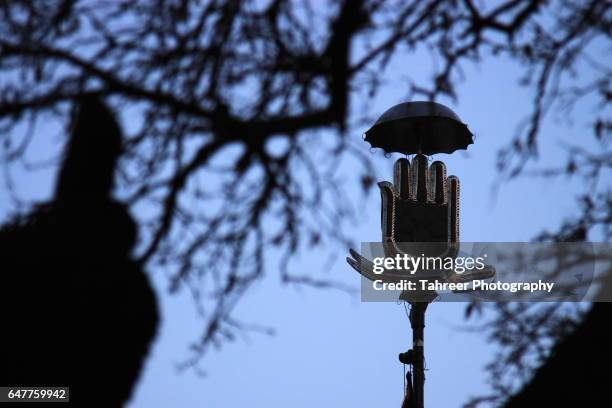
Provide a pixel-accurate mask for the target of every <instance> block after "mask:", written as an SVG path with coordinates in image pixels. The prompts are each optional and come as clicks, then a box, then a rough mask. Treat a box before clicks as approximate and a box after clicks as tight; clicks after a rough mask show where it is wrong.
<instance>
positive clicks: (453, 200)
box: [447, 176, 459, 243]
mask: <svg viewBox="0 0 612 408" xmlns="http://www.w3.org/2000/svg"><path fill="white" fill-rule="evenodd" d="M447 185H448V216H449V241H450V242H452V243H455V242H459V179H458V178H457V177H456V176H450V177H449V178H448V181H447Z"/></svg>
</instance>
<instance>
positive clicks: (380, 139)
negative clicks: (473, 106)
mask: <svg viewBox="0 0 612 408" xmlns="http://www.w3.org/2000/svg"><path fill="white" fill-rule="evenodd" d="M472 136H473V135H472V132H470V130H469V129H468V127H467V125H466V124H465V123H463V122H461V119H459V116H457V114H456V113H455V112H453V111H452V110H451V109H450V108H448V107H446V106H444V105H442V104H439V103H436V102H405V103H400V104H399V105H395V106H393V107H392V108H391V109H389V110H387V111H386V112H385V113H383V114H382V116H381V117H380V118H378V120H377V121H376V123H374V126H372V127H371V128H370V129H369V130H368V131H367V132H366V137H365V140H366V142H369V143H370V144H371V145H372V147H380V148H381V149H384V150H385V151H386V152H389V153H390V152H398V153H404V154H414V153H422V154H426V155H430V154H434V153H452V152H454V151H455V150H458V149H467V147H468V145H470V144H472V143H474V142H473V140H472Z"/></svg>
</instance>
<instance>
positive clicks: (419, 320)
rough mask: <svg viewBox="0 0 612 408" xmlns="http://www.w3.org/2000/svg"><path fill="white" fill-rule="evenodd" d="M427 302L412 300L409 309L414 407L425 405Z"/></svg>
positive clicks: (420, 407)
mask: <svg viewBox="0 0 612 408" xmlns="http://www.w3.org/2000/svg"><path fill="white" fill-rule="evenodd" d="M427 305H428V303H427V302H414V303H412V308H411V309H410V325H411V326H412V350H413V353H414V363H413V371H414V373H413V376H414V377H413V378H414V383H413V387H414V402H415V408H424V407H425V405H424V404H425V402H424V401H425V395H424V394H425V354H424V345H425V344H424V340H425V339H424V336H423V332H424V328H425V310H426V309H427Z"/></svg>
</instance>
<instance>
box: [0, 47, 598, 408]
mask: <svg viewBox="0 0 612 408" xmlns="http://www.w3.org/2000/svg"><path fill="white" fill-rule="evenodd" d="M402 55H404V56H405V55H406V54H402ZM402 58H404V57H402ZM428 61H429V57H428V55H427V54H426V53H424V52H422V53H416V54H411V55H410V57H409V58H405V59H403V60H402V59H399V58H398V59H396V60H394V61H393V63H392V64H391V66H390V68H389V69H388V70H387V71H385V73H384V74H383V75H384V76H385V78H388V81H387V85H385V87H384V88H383V89H384V90H383V92H382V93H380V94H379V95H378V96H377V99H376V101H375V103H374V105H373V111H372V115H373V116H378V115H379V114H381V113H383V112H384V111H385V110H386V109H387V108H389V107H391V106H392V105H394V104H396V103H399V102H404V101H406V93H407V92H406V86H405V83H404V85H402V82H401V80H402V79H405V78H407V77H411V78H427V77H428V75H429V74H430V72H431V71H430V65H429V62H428ZM465 68H466V80H465V81H463V82H462V83H461V84H460V85H459V86H458V101H457V103H454V102H453V101H450V100H444V99H443V100H440V101H439V102H441V103H444V104H447V105H449V106H450V107H451V108H452V109H453V110H454V111H455V112H456V113H457V114H458V115H459V116H460V117H461V118H462V120H463V121H464V122H466V123H467V124H468V125H469V127H470V129H471V130H472V131H473V133H474V134H475V135H476V137H475V144H473V145H471V146H470V147H469V148H468V150H467V152H463V151H461V152H455V153H454V154H452V155H445V154H441V155H435V156H434V157H433V159H434V160H442V161H444V162H445V163H446V165H447V169H448V174H454V175H457V176H458V177H459V178H460V180H461V240H462V241H466V242H474V241H489V242H497V241H504V242H515V241H527V240H530V239H532V238H533V237H534V236H535V235H537V234H538V233H539V232H541V231H542V230H544V229H554V228H555V227H557V226H558V225H559V223H560V221H561V220H562V219H563V218H564V217H565V216H568V215H570V214H571V213H572V212H573V211H574V210H575V208H576V207H575V202H574V199H573V197H574V195H575V194H576V191H577V189H578V188H579V186H580V183H579V181H577V180H568V179H566V178H558V179H552V180H551V179H539V178H534V177H523V178H520V179H517V180H515V181H512V182H509V183H504V184H502V185H500V186H499V189H498V190H497V193H496V194H493V191H494V188H493V187H494V186H495V185H496V183H497V181H498V177H499V175H498V173H497V171H496V168H495V161H496V158H497V151H498V149H499V148H501V147H503V146H505V145H506V144H507V143H508V141H509V140H510V138H511V137H512V136H513V135H514V134H515V132H516V130H517V124H518V123H519V122H520V121H521V120H522V119H523V118H524V117H525V115H527V113H528V112H529V111H530V109H531V105H530V104H531V103H532V93H531V91H530V90H527V89H525V88H521V87H519V85H518V78H519V74H520V71H519V70H518V69H517V67H516V66H515V65H514V64H512V63H510V62H507V61H505V60H503V59H490V58H486V59H485V60H484V62H483V63H481V64H479V65H478V66H466V67H465ZM585 75H588V73H585ZM398 84H399V85H398ZM355 102H357V101H355ZM355 105H357V103H355ZM593 109H596V107H595V106H594V105H590V104H589V101H585V102H584V103H583V104H581V105H579V106H578V107H577V108H576V110H575V111H574V115H573V117H574V118H575V120H574V122H573V123H566V121H565V120H563V118H562V117H561V118H560V117H558V115H555V112H550V114H549V115H548V116H547V119H546V121H545V126H544V128H543V129H542V132H541V137H542V140H541V143H542V144H541V146H542V147H543V148H542V149H541V150H540V159H539V162H538V164H539V165H542V164H546V163H548V164H551V165H552V164H555V163H562V162H563V160H564V158H565V156H564V153H563V149H562V147H560V143H559V142H560V141H563V140H565V141H572V140H579V139H587V138H589V137H590V130H589V129H588V126H590V125H591V124H590V123H588V122H586V119H584V120H582V119H581V118H588V117H589V116H588V115H586V114H581V110H582V111H583V112H589V111H592V110H593ZM125 116H126V115H124V117H123V122H124V123H123V124H124V126H127V127H129V126H130V124H129V121H130V118H129V117H125ZM365 130H367V127H363V128H360V129H352V131H351V133H350V134H349V135H348V136H347V137H350V138H354V139H355V140H359V139H360V138H361V135H362V133H363V132H365ZM38 133H39V134H40V135H44V134H45V130H44V129H38ZM46 133H47V134H49V135H51V134H52V132H51V131H48V132H46ZM319 137H325V134H324V133H321V135H320V136H319ZM57 142H58V138H54V137H49V138H41V137H39V139H38V141H37V145H36V146H35V149H37V151H35V152H34V154H40V156H41V157H43V156H45V155H46V154H48V152H49V151H50V150H49V149H50V144H53V145H54V146H57ZM360 146H361V149H363V151H364V152H368V154H369V155H370V156H371V159H372V162H373V163H374V164H375V166H376V168H377V171H378V173H377V174H376V175H375V177H376V179H377V180H391V179H392V177H391V171H392V164H393V161H394V159H396V158H397V157H400V156H398V155H394V156H393V157H392V158H385V157H384V155H383V154H382V153H381V152H380V151H377V152H372V153H369V151H370V147H369V145H368V144H367V143H365V142H361V145H360ZM352 166H357V163H344V164H343V168H342V172H343V173H345V174H346V175H347V177H346V180H347V184H346V186H345V189H346V191H347V192H348V194H349V196H351V197H354V200H355V201H356V202H363V204H359V205H358V206H357V209H358V220H357V222H356V223H355V224H354V225H352V227H351V229H350V231H349V232H350V235H351V236H352V237H353V239H354V241H356V242H360V241H375V240H379V239H380V197H379V194H378V191H377V190H376V189H375V188H374V189H373V190H371V191H370V193H369V195H368V196H367V197H366V196H364V194H363V192H362V191H361V188H360V186H358V185H357V184H356V183H355V182H354V178H351V177H350V175H351V174H353V173H354V172H355V168H354V167H352ZM15 177H16V181H17V190H18V191H19V192H20V194H22V195H23V196H25V197H29V198H36V199H42V198H45V197H48V194H49V192H50V191H51V186H52V181H51V180H52V178H53V174H52V173H51V172H49V171H41V172H38V173H36V174H27V175H26V174H22V173H19V172H18V173H16V174H15ZM0 186H1V189H0V220H4V219H5V218H6V215H7V212H8V211H9V209H10V208H11V204H10V202H9V199H8V196H7V195H6V194H4V193H3V191H5V188H6V186H5V185H4V184H2V185H0ZM357 249H358V248H357ZM330 252H331V253H333V254H335V262H334V263H333V264H331V266H329V264H328V263H327V260H328V255H329V253H330ZM347 254H348V248H343V247H340V246H336V247H333V248H331V249H329V250H328V251H325V252H324V251H318V250H317V251H310V252H307V251H304V252H301V253H299V254H298V255H297V256H296V257H295V258H294V260H293V261H292V263H291V270H292V272H295V273H302V274H305V273H308V274H312V275H313V276H314V277H317V278H329V279H332V280H335V281H341V282H343V283H345V284H347V285H351V286H353V287H354V288H355V289H358V288H359V282H360V281H359V276H358V275H357V273H356V272H355V271H353V270H352V269H351V268H350V267H349V266H348V265H347V264H346V262H345V261H344V258H345V256H346V255H347ZM276 268H277V259H270V260H269V265H268V268H267V275H266V277H265V279H263V280H261V281H260V282H258V283H257V284H256V285H255V286H254V287H253V289H252V290H251V291H250V292H248V293H247V296H246V297H245V298H244V299H243V300H242V301H241V303H240V304H239V305H238V308H237V309H236V317H237V318H239V319H241V320H243V321H246V322H250V323H254V324H258V325H262V326H266V327H271V328H273V329H274V330H275V332H276V333H275V335H273V336H267V335H265V334H258V333H248V334H247V338H246V339H242V338H238V339H237V341H235V342H234V343H228V344H225V345H224V346H223V348H222V349H220V350H219V351H213V352H211V353H209V354H207V355H206V356H205V358H204V360H202V362H201V368H202V369H203V370H204V371H206V376H204V377H202V376H199V375H197V373H196V372H194V370H187V371H184V372H179V371H178V370H177V368H176V366H177V365H178V364H179V363H180V362H181V361H182V360H184V359H185V358H186V357H187V356H188V355H189V354H188V347H189V344H190V343H191V342H193V341H194V340H195V339H196V338H197V336H198V335H199V334H200V331H201V323H200V321H199V319H198V317H197V314H196V309H195V307H194V305H193V302H192V299H191V298H190V296H189V295H188V294H187V293H186V292H181V293H179V294H178V295H176V296H170V295H169V294H168V292H167V286H168V281H167V277H166V275H165V274H164V273H163V271H160V270H153V271H151V276H152V279H153V281H154V284H155V287H156V289H157V293H158V295H159V297H160V302H161V305H162V324H161V327H160V330H159V336H158V337H157V339H156V341H155V344H154V347H153V350H152V352H151V355H150V357H149V360H148V362H147V363H146V368H145V370H144V372H143V374H142V376H141V380H140V384H139V385H138V386H137V389H136V390H135V392H134V394H133V398H132V401H131V403H130V405H129V407H130V408H158V407H159V408H165V407H168V408H170V407H184V408H196V407H245V406H249V407H256V406H261V407H264V406H265V407H288V406H290V407H292V408H302V407H303V408H306V407H309V408H310V407H313V406H318V407H339V406H345V407H364V408H365V407H399V406H400V404H401V400H402V397H403V367H402V365H401V364H400V363H399V361H398V359H397V355H398V353H400V352H403V351H406V350H407V349H408V348H410V346H411V330H410V324H409V321H408V318H407V316H406V314H405V310H404V307H403V305H399V304H394V303H362V302H361V301H360V299H359V294H358V292H357V293H356V294H354V295H347V294H346V293H343V292H341V291H336V290H318V289H313V288H309V287H298V288H296V287H293V286H290V287H289V286H283V285H282V284H281V283H280V279H279V274H278V273H276ZM109 302H112V299H109ZM464 311H465V304H462V303H451V304H444V303H434V304H432V305H431V306H430V307H429V309H428V313H427V323H426V324H427V326H426V329H425V339H426V343H425V353H426V365H427V370H428V371H427V372H426V383H425V387H426V394H425V401H426V404H427V405H428V406H430V407H448V408H453V407H460V406H461V405H462V404H463V403H465V402H466V401H467V399H468V398H469V397H470V396H476V395H482V394H486V393H487V378H488V377H487V374H486V372H485V371H484V366H485V365H486V363H487V362H489V361H490V360H491V359H492V358H493V353H494V350H495V349H494V346H493V345H490V344H488V342H487V339H486V338H485V337H484V335H483V333H481V332H479V331H474V330H470V328H471V327H473V325H476V324H478V322H479V320H477V319H476V320H470V321H469V322H467V323H466V321H465V319H464V317H463V316H464Z"/></svg>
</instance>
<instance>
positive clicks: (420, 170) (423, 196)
mask: <svg viewBox="0 0 612 408" xmlns="http://www.w3.org/2000/svg"><path fill="white" fill-rule="evenodd" d="M411 173H412V183H413V184H412V191H413V196H412V198H414V199H415V200H417V201H421V202H426V201H427V184H428V182H427V179H428V171H427V156H425V155H423V154H417V155H416V157H415V158H414V159H413V160H412V166H411Z"/></svg>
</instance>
